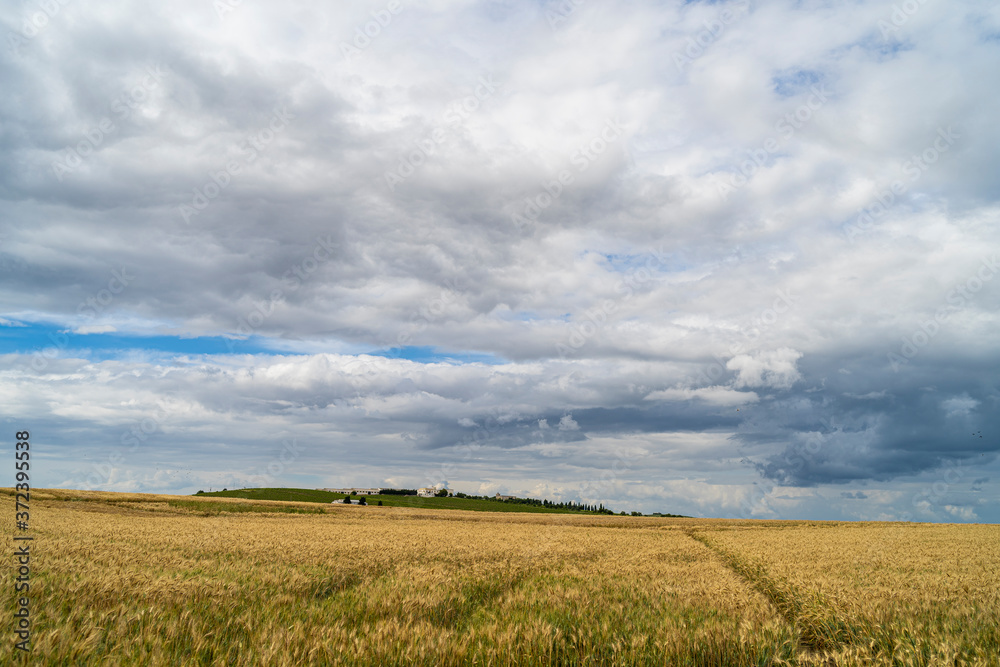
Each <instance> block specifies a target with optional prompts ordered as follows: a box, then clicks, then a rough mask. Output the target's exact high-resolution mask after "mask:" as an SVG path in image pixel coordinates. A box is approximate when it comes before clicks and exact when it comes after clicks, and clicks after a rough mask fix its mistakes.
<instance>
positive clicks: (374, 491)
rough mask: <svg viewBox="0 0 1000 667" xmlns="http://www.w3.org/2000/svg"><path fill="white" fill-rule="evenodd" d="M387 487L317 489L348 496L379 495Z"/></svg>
mask: <svg viewBox="0 0 1000 667" xmlns="http://www.w3.org/2000/svg"><path fill="white" fill-rule="evenodd" d="M384 490H385V489H317V491H329V492H330V493H343V494H344V495H346V496H350V495H355V496H377V495H378V494H380V493H382V491H384Z"/></svg>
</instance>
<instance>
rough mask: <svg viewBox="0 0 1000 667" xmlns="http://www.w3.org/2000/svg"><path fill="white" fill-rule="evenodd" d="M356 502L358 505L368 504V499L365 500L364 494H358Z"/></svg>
mask: <svg viewBox="0 0 1000 667" xmlns="http://www.w3.org/2000/svg"><path fill="white" fill-rule="evenodd" d="M358 504H359V505H367V504H368V501H367V500H365V497H364V496H358Z"/></svg>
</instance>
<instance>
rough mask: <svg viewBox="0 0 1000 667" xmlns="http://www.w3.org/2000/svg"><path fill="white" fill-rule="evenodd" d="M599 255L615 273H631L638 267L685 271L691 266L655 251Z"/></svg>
mask: <svg viewBox="0 0 1000 667" xmlns="http://www.w3.org/2000/svg"><path fill="white" fill-rule="evenodd" d="M601 256H602V257H604V260H605V261H606V262H607V263H608V266H609V267H610V268H611V270H612V271H615V272H617V273H633V272H635V271H637V270H639V269H640V268H646V269H648V270H650V271H658V272H660V273H672V272H677V271H686V270H687V269H689V268H691V267H690V266H689V265H687V264H684V263H683V262H681V261H680V260H679V259H677V257H675V256H674V255H671V254H665V255H660V254H658V253H655V252H650V253H637V254H620V253H601Z"/></svg>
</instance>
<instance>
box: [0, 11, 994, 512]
mask: <svg viewBox="0 0 1000 667" xmlns="http://www.w3.org/2000/svg"><path fill="white" fill-rule="evenodd" d="M0 34H2V35H3V40H4V44H3V48H2V53H0V88H2V90H3V91H4V94H3V95H0V401H2V406H3V407H2V413H0V419H2V420H3V422H4V424H5V425H6V429H7V436H6V437H5V438H4V441H5V442H7V443H8V446H7V449H9V450H10V452H13V444H14V442H15V439H14V434H15V432H16V431H29V432H30V434H31V439H32V444H33V447H32V454H33V458H32V469H31V470H32V478H31V483H32V484H33V485H34V486H35V487H54V488H72V489H101V490H111V491H130V492H155V493H181V494H188V493H194V492H195V491H197V490H199V489H203V490H206V491H207V490H209V489H215V490H218V489H222V488H242V487H250V486H252V487H260V486H271V487H273V486H293V487H303V488H320V487H340V486H364V487H367V486H395V487H403V488H416V487H421V486H439V487H443V486H447V487H448V488H450V489H452V490H454V491H462V492H465V493H470V494H490V495H492V494H495V493H498V492H499V493H504V494H514V495H524V496H531V497H535V498H548V499H550V500H564V501H567V500H575V501H578V502H587V503H604V504H605V505H606V506H608V507H610V508H612V509H614V510H616V511H641V512H646V513H651V512H670V513H677V514H685V515H690V516H703V517H742V518H761V519H763V518H780V519H833V520H911V521H936V522H997V521H1000V461H998V454H1000V418H998V408H1000V374H998V370H1000V336H998V335H997V333H998V329H1000V327H998V325H1000V317H998V313H1000V278H998V277H997V274H998V273H1000V264H998V256H1000V226H998V222H1000V178H998V174H1000V125H998V124H997V122H996V117H997V113H996V110H997V108H998V103H1000V85H998V84H1000V6H998V5H997V4H996V3H991V2H971V1H966V2H963V1H956V2H947V3H945V2H941V1H940V0H906V1H905V2H898V1H897V2H895V3H893V2H889V1H881V2H878V1H871V2H869V1H844V2H821V1H801V2H787V1H775V2H751V1H748V0H733V1H731V2H676V1H674V2H664V1H658V0H657V1H654V0H645V1H644V0H637V1H632V2H619V1H615V0H603V1H602V2H596V1H594V0H562V1H561V2H557V1H541V0H518V1H514V0H496V1H489V0H481V1H477V2H473V1H469V0H412V1H411V0H386V1H382V0H365V1H360V0H358V1H347V0H344V1H342V2H329V3H321V2H316V1H315V0H310V1H307V2H289V3H262V2H257V1H255V0H245V1H242V0H213V2H203V1H199V2H193V1H185V0H181V1H179V2H172V3H169V4H163V3H151V2H141V1H140V2H104V3H95V2H90V1H89V0H60V1H59V2H51V3H38V2H33V1H23V2H10V3H5V4H3V5H2V6H0ZM4 474H5V476H6V478H7V479H8V480H12V479H13V467H11V468H9V472H7V473H4Z"/></svg>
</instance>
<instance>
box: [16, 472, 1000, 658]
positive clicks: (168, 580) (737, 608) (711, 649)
mask: <svg viewBox="0 0 1000 667" xmlns="http://www.w3.org/2000/svg"><path fill="white" fill-rule="evenodd" d="M9 494H10V491H9V490H7V492H6V493H5V494H4V495H2V496H0V499H2V502H3V504H4V506H3V510H2V513H0V516H2V520H0V525H2V526H3V532H4V535H5V540H6V543H7V546H8V553H12V552H13V544H14V542H13V540H12V537H13V535H15V533H16V530H15V527H14V522H13V519H14V502H13V498H12V497H11V496H10V495H9ZM31 523H32V529H31V532H32V534H33V535H34V536H35V541H34V542H33V543H32V572H31V577H32V578H31V603H30V608H31V614H32V616H31V619H32V633H33V634H32V642H31V649H30V653H29V655H27V656H25V655H23V654H22V652H20V651H14V649H13V644H14V639H13V633H12V632H10V633H8V637H7V638H5V641H4V646H3V650H2V653H0V662H18V663H20V662H23V663H24V664H32V665H35V664H37V665H94V664H102V665H134V664H135V665H351V666H353V665H359V666H360V665H436V666H439V665H484V666H485V665H490V666H502V665H503V666H506V665H509V666H515V665H529V666H530V665H622V666H625V665H790V664H824V665H868V664H885V665H892V664H899V665H910V664H913V665H946V664H947V665H956V664H961V665H964V664H970V665H971V664H981V665H998V664H1000V659H998V650H1000V639H998V633H997V619H998V618H1000V599H998V590H1000V581H998V574H997V572H998V571H1000V550H998V545H1000V528H998V527H997V526H957V525H953V526H922V525H915V524H848V523H826V522H824V523H815V522H751V521H724V520H704V519H660V518H648V517H598V516H572V515H544V514H512V513H488V512H462V511H454V510H451V511H443V510H442V511H433V510H419V509H408V508H389V507H383V508H373V507H368V508H364V507H356V506H355V507H350V506H343V505H340V506H338V505H329V506H324V505H316V504H311V503H283V502H277V501H244V500H239V499H215V498H205V499H201V498H198V499H193V498H191V497H176V496H155V495H139V494H110V493H96V492H76V491H53V490H36V491H33V492H32V503H31ZM14 572H15V567H14V565H13V562H12V561H11V562H10V563H9V564H7V565H4V566H0V585H2V586H3V588H4V590H6V591H12V590H13V582H12V579H13V577H14ZM9 595H10V594H9ZM8 601H9V604H8V606H7V608H8V609H9V610H11V612H10V613H11V614H12V613H13V611H12V610H13V608H14V607H13V600H12V599H11V597H10V596H9V597H8ZM7 627H8V628H9V627H11V626H10V624H9V623H8V624H7Z"/></svg>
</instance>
